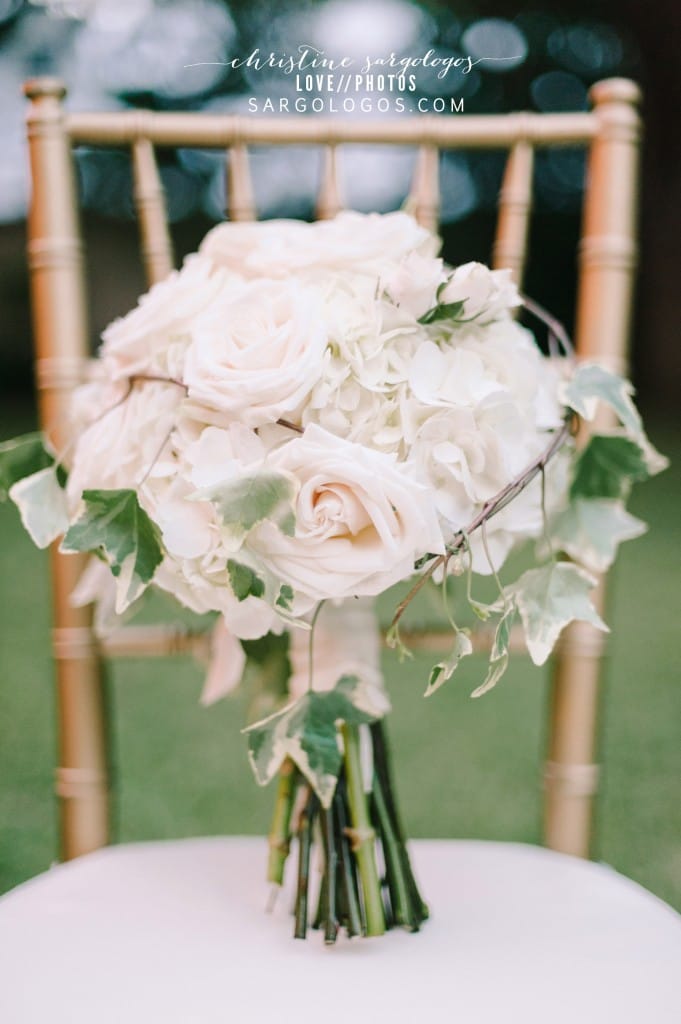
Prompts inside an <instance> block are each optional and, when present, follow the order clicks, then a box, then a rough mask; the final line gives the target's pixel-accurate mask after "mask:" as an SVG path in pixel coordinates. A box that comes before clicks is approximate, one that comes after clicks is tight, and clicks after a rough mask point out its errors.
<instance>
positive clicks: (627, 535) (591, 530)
mask: <svg viewBox="0 0 681 1024" xmlns="http://www.w3.org/2000/svg"><path fill="white" fill-rule="evenodd" d="M647 529H648V527H647V526H646V524H645V523H644V522H642V520H640V519H637V518H636V517H635V516H632V515H630V514H629V513H628V512H627V510H626V509H625V507H624V505H623V503H622V502H621V501H613V500H611V499H607V498H591V499H588V498H577V499H576V500H575V501H573V502H571V503H570V504H569V505H568V506H567V508H565V509H564V510H563V511H562V512H561V513H560V514H559V515H558V517H557V518H556V519H555V521H554V522H553V524H552V527H551V535H552V537H553V538H554V540H555V541H556V542H557V544H558V545H559V546H560V548H562V550H563V551H565V552H566V554H568V555H570V557H571V558H574V560H575V561H576V562H579V563H580V564H581V565H583V566H585V568H587V569H590V570H591V571H592V572H605V570H606V569H608V568H609V567H610V566H611V565H612V563H613V561H614V559H615V555H616V554H617V548H618V546H619V545H620V544H621V543H622V541H625V540H633V539H634V537H640V536H641V534H643V533H645V532H646V530H647Z"/></svg>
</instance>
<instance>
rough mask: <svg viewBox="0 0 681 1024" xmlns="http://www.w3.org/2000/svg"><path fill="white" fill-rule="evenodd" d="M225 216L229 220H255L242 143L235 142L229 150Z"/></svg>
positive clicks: (247, 168) (246, 159)
mask: <svg viewBox="0 0 681 1024" xmlns="http://www.w3.org/2000/svg"><path fill="white" fill-rule="evenodd" d="M227 215H228V217H229V219H230V220H239V221H241V220H257V213H256V208H255V193H254V190H253V182H252V181H251V171H250V167H249V159H248V150H247V148H246V146H245V145H244V144H243V143H242V142H235V143H234V145H233V146H231V147H230V150H229V162H228V167H227Z"/></svg>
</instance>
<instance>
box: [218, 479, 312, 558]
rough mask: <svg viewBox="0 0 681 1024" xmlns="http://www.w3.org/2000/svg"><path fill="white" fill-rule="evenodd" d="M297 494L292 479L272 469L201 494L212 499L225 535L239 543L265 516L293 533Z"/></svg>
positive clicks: (289, 533)
mask: <svg viewBox="0 0 681 1024" xmlns="http://www.w3.org/2000/svg"><path fill="white" fill-rule="evenodd" d="M294 496H295V495H294V484H293V481H292V480H291V479H290V478H289V477H288V476H284V475H283V474H282V473H272V472H260V473H252V474H250V475H248V476H242V477H239V478H238V479H237V480H233V481H230V482H229V483H226V484H221V485H220V486H219V487H216V488H213V489H210V490H207V491H202V492H201V493H200V495H199V497H200V498H202V499H205V498H208V499H209V500H210V501H212V502H213V504H214V505H215V508H216V510H217V513H218V517H219V519H220V522H221V523H222V526H223V527H224V530H225V532H226V534H227V535H228V536H230V537H232V539H233V540H235V541H237V542H241V540H243V538H244V537H245V536H246V534H247V533H248V532H249V530H252V529H253V527H254V526H257V525H258V524H259V523H262V522H263V521H264V520H265V519H269V520H271V521H272V522H273V523H275V525H276V526H278V527H279V529H280V530H281V531H282V533H285V534H287V535H288V536H292V535H293V531H294V529H295V517H294V514H293V498H294Z"/></svg>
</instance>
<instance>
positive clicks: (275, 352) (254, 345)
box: [184, 281, 327, 427]
mask: <svg viewBox="0 0 681 1024" xmlns="http://www.w3.org/2000/svg"><path fill="white" fill-rule="evenodd" d="M321 312H322V311H321V308H320V302H319V298H318V296H317V294H316V292H315V291H314V289H303V288H302V287H301V286H300V285H299V284H298V283H297V282H294V281H287V282H286V283H283V282H280V281H258V282H257V283H256V282H252V283H249V284H247V285H246V286H245V287H244V288H243V290H242V291H241V293H240V294H239V295H237V296H236V297H235V298H234V299H233V300H232V301H231V302H229V303H227V304H226V305H225V306H220V308H219V309H217V308H216V309H213V310H209V311H208V313H207V315H205V316H204V317H202V318H201V319H200V321H199V322H198V323H197V324H196V326H195V328H194V340H193V342H192V344H191V346H190V348H189V350H188V351H187V356H186V362H185V369H184V383H185V384H186V385H187V388H188V396H189V400H190V404H191V405H193V406H196V405H198V406H201V407H205V408H208V409H212V410H215V411H216V412H217V413H219V414H222V415H224V416H225V417H226V418H227V419H228V420H229V419H238V420H240V421H241V422H242V423H244V424H245V425H247V426H250V427H256V426H259V425H260V424H263V423H267V422H272V421H273V420H277V419H278V418H279V417H281V416H287V415H291V414H292V413H295V412H296V410H297V409H298V407H299V406H300V405H301V404H302V402H303V400H304V399H305V398H306V397H307V395H308V394H309V393H310V390H311V389H312V387H313V386H314V385H315V384H316V382H317V381H318V380H319V378H320V376H321V374H322V372H323V369H324V353H325V350H326V345H327V335H326V330H325V327H324V320H323V318H322V315H321ZM197 415H199V416H200V412H199V413H198V414H197Z"/></svg>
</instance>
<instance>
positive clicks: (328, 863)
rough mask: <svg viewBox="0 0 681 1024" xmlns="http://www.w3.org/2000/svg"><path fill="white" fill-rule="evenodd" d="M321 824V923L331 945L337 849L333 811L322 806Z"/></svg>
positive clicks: (334, 926)
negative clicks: (322, 870)
mask: <svg viewBox="0 0 681 1024" xmlns="http://www.w3.org/2000/svg"><path fill="white" fill-rule="evenodd" d="M319 820H320V823H321V826H322V842H323V843H324V883H325V884H324V886H323V887H322V893H321V898H320V903H321V907H322V923H323V925H324V942H325V943H326V945H327V946H332V945H333V943H334V942H335V941H336V938H337V937H338V911H337V907H336V883H337V876H338V870H337V869H338V851H337V849H336V838H335V835H334V828H333V812H332V810H331V808H330V807H329V808H325V807H323V808H322V809H321V811H320V812H319Z"/></svg>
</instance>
